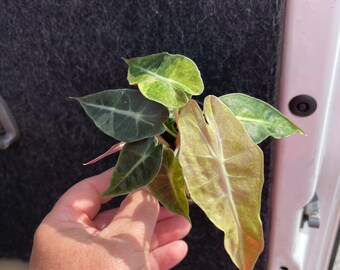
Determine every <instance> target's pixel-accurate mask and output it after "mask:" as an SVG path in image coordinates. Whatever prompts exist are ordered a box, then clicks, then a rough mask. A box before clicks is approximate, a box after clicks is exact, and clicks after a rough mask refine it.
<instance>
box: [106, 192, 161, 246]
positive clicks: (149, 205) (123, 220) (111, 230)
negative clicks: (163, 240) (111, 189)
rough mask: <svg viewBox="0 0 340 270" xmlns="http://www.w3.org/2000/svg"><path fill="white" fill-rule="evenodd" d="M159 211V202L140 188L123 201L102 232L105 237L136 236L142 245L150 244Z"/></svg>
mask: <svg viewBox="0 0 340 270" xmlns="http://www.w3.org/2000/svg"><path fill="white" fill-rule="evenodd" d="M158 213H159V203H158V201H157V200H156V199H155V197H153V196H152V195H151V194H150V193H149V192H147V191H145V190H139V191H136V192H134V193H131V194H130V195H128V196H127V197H126V198H125V199H124V201H123V202H122V204H121V206H120V208H119V210H118V212H117V214H116V215H115V217H114V218H113V220H112V222H111V223H110V224H109V225H108V226H107V227H106V228H105V229H104V230H103V231H102V232H101V235H102V236H103V237H109V238H110V237H111V236H113V235H116V234H117V233H118V234H124V233H126V234H129V235H132V236H134V238H135V239H136V240H137V242H138V243H139V244H140V246H143V247H147V246H149V245H150V242H151V238H152V234H153V231H154V228H155V225H156V221H157V217H158Z"/></svg>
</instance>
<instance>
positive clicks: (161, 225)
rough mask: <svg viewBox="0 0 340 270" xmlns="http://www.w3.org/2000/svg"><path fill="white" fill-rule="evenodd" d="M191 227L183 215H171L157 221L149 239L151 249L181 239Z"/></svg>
mask: <svg viewBox="0 0 340 270" xmlns="http://www.w3.org/2000/svg"><path fill="white" fill-rule="evenodd" d="M190 229H191V224H190V223H189V222H188V220H186V219H185V218H184V217H181V216H172V217H170V218H167V219H164V220H161V221H159V222H157V224H156V227H155V231H154V234H153V237H152V241H151V247H150V249H151V250H154V249H156V248H158V247H160V246H164V245H166V244H168V243H170V242H172V241H175V240H179V239H182V238H183V237H185V236H186V235H187V234H188V233H189V231H190Z"/></svg>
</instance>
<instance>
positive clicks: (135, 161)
mask: <svg viewBox="0 0 340 270" xmlns="http://www.w3.org/2000/svg"><path fill="white" fill-rule="evenodd" d="M162 152H163V146H162V145H160V144H159V145H157V140H156V139H155V138H148V139H144V140H142V141H138V142H132V143H127V144H125V145H124V147H123V149H122V151H121V152H120V155H119V158H118V161H117V164H116V166H115V167H114V169H113V172H112V178H111V182H110V185H109V187H108V189H107V190H106V191H105V193H104V194H103V196H111V195H112V196H116V195H122V194H127V193H129V192H132V191H134V190H136V189H138V188H140V187H143V186H145V185H148V184H149V183H150V182H151V181H152V180H153V179H154V178H155V176H156V175H157V173H158V171H159V169H160V167H161V163H162Z"/></svg>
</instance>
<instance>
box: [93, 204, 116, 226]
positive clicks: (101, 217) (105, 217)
mask: <svg viewBox="0 0 340 270" xmlns="http://www.w3.org/2000/svg"><path fill="white" fill-rule="evenodd" d="M117 212H118V208H113V209H110V210H106V211H103V212H101V213H99V214H98V215H97V216H96V217H95V218H94V220H93V225H94V226H95V227H96V228H97V229H98V230H103V229H104V228H106V227H107V225H108V224H110V223H111V221H112V219H113V218H114V216H115V215H116V213H117Z"/></svg>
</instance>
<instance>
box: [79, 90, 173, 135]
mask: <svg viewBox="0 0 340 270" xmlns="http://www.w3.org/2000/svg"><path fill="white" fill-rule="evenodd" d="M75 99H76V100H78V101H79V102H80V104H81V106H82V107H83V108H84V110H85V112H86V113H87V115H88V116H89V117H90V118H91V119H92V120H93V122H94V123H95V125H96V126H97V127H98V128H99V129H100V130H101V131H103V132H104V133H105V134H107V135H109V136H111V137H113V138H115V139H117V140H119V141H124V142H133V141H139V140H142V139H145V138H149V137H153V136H156V135H159V134H162V133H163V132H164V131H165V126H164V124H163V123H164V122H165V121H166V120H167V119H168V117H169V111H168V109H167V108H166V107H164V106H162V105H161V104H159V103H157V102H154V101H152V100H149V99H147V98H145V97H144V96H143V95H142V94H141V93H140V92H139V91H138V90H133V89H116V90H106V91H102V92H98V93H96V94H93V95H88V96H85V97H81V98H75Z"/></svg>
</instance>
